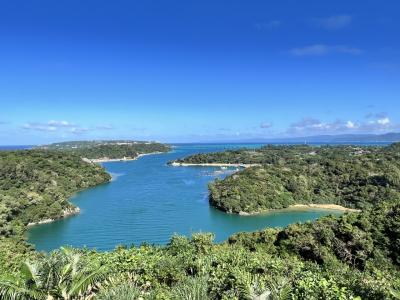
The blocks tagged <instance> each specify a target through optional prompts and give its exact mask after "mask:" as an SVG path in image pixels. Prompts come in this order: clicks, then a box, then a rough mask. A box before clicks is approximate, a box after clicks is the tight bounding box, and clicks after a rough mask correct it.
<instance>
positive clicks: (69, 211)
mask: <svg viewBox="0 0 400 300" xmlns="http://www.w3.org/2000/svg"><path fill="white" fill-rule="evenodd" d="M162 153H165V152H159V151H158V152H150V153H141V154H138V155H137V156H136V157H135V158H115V159H109V158H99V159H88V158H82V160H83V161H85V162H87V163H102V162H113V161H114V162H115V161H131V160H137V159H139V158H140V157H142V156H146V155H153V154H162ZM110 175H111V174H110ZM111 176H112V175H111ZM111 181H112V177H111V179H110V182H111ZM80 211H81V209H80V208H79V207H74V208H69V209H65V210H64V211H63V214H62V216H61V217H60V218H57V219H50V218H49V219H44V220H40V221H38V222H31V223H28V224H27V225H26V226H27V227H32V226H36V225H41V224H48V223H52V222H54V221H57V220H61V219H64V218H68V217H70V216H74V215H77V214H79V213H80Z"/></svg>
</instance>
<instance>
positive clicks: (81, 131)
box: [70, 127, 90, 135]
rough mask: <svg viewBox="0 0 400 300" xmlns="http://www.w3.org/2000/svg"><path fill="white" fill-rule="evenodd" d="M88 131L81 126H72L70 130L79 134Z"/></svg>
mask: <svg viewBox="0 0 400 300" xmlns="http://www.w3.org/2000/svg"><path fill="white" fill-rule="evenodd" d="M89 131H90V129H89V128H81V127H73V128H71V130H70V132H71V133H72V134H75V135H81V134H84V133H87V132H89Z"/></svg>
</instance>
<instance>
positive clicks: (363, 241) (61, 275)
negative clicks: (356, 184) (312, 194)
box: [0, 200, 400, 299]
mask: <svg viewBox="0 0 400 300" xmlns="http://www.w3.org/2000/svg"><path fill="white" fill-rule="evenodd" d="M399 249H400V200H393V201H391V202H390V203H382V204H380V205H378V206H377V207H375V208H374V209H371V210H366V211H364V212H361V213H350V214H345V215H343V216H341V217H333V216H329V217H324V218H322V219H320V220H318V221H316V222H314V223H306V224H301V225H299V224H294V225H291V226H289V227H287V228H285V229H266V230H263V231H260V232H254V233H240V234H236V235H234V236H232V237H231V238H230V239H229V240H228V241H227V242H225V243H223V244H214V243H213V235H212V234H195V235H193V237H192V238H191V239H188V238H186V237H181V236H174V237H172V239H171V241H170V242H169V244H168V245H167V246H165V247H156V246H149V245H143V246H141V247H132V248H125V247H118V248H117V249H115V250H114V251H112V252H104V253H100V252H96V251H90V250H85V249H64V248H63V249H61V250H56V251H54V252H53V253H51V254H48V255H45V256H41V257H39V258H36V259H29V260H28V263H24V264H22V265H21V269H20V271H16V272H13V273H9V274H8V276H4V277H3V278H2V279H0V295H2V296H3V297H4V298H5V299H13V298H12V296H15V297H17V296H20V297H21V298H19V299H28V298H29V299H44V298H45V297H47V296H51V297H53V298H54V299H87V298H89V297H93V298H94V299H139V297H142V298H143V299H254V297H256V296H259V295H261V294H264V295H269V298H267V299H360V298H362V299H396V295H398V293H399V291H400V272H399V271H400V269H399V266H400V252H399ZM7 297H8V298H7Z"/></svg>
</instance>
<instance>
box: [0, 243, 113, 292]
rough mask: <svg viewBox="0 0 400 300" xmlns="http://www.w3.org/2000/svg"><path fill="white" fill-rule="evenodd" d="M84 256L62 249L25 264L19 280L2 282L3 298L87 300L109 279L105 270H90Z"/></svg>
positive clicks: (0, 287)
mask: <svg viewBox="0 0 400 300" xmlns="http://www.w3.org/2000/svg"><path fill="white" fill-rule="evenodd" d="M81 258H82V255H81V254H80V253H78V252H77V251H76V250H73V249H71V248H61V249H60V251H55V252H53V253H52V254H50V255H49V256H46V257H45V258H43V259H40V260H38V261H35V262H25V263H24V264H23V265H22V267H21V270H20V276H19V278H20V279H19V280H18V279H15V278H5V279H2V280H0V296H1V297H0V298H1V299H3V298H4V299H10V300H14V299H46V298H47V299H49V300H50V299H65V300H70V299H85V298H86V297H87V296H88V295H91V294H93V292H94V290H95V289H96V283H98V282H100V281H102V280H103V279H104V278H105V277H106V272H105V270H104V268H102V267H100V268H97V269H93V268H89V267H88V266H87V265H85V263H84V262H83V260H82V259H81Z"/></svg>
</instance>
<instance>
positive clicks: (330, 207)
mask: <svg viewBox="0 0 400 300" xmlns="http://www.w3.org/2000/svg"><path fill="white" fill-rule="evenodd" d="M309 209H320V210H336V211H342V212H360V211H361V209H355V208H348V207H344V206H341V205H338V204H315V203H310V204H293V205H289V206H288V207H285V208H278V209H267V210H263V211H259V212H251V213H248V212H245V211H240V212H239V213H237V215H239V216H256V215H262V214H267V213H271V212H276V211H289V210H309ZM226 213H229V212H226Z"/></svg>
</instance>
